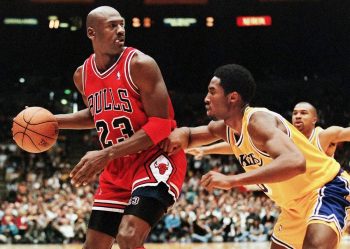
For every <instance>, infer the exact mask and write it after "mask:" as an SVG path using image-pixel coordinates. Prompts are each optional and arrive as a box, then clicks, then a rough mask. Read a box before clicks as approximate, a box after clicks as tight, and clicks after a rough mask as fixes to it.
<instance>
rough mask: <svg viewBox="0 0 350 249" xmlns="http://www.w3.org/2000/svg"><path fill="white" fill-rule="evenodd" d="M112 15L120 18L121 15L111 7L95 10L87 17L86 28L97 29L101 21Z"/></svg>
mask: <svg viewBox="0 0 350 249" xmlns="http://www.w3.org/2000/svg"><path fill="white" fill-rule="evenodd" d="M111 15H118V16H120V13H119V12H118V11H117V10H116V9H114V8H112V7H110V6H100V7H97V8H96V9H93V10H92V11H90V13H89V14H88V15H87V17H86V28H89V27H92V28H95V27H96V24H97V23H98V21H99V20H102V19H105V18H108V17H109V16H111Z"/></svg>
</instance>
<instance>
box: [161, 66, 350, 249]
mask: <svg viewBox="0 0 350 249" xmlns="http://www.w3.org/2000/svg"><path fill="white" fill-rule="evenodd" d="M254 91H255V82H254V79H253V77H252V75H251V74H250V72H249V71H248V70H247V69H245V68H244V67H242V66H239V65H235V64H230V65H224V66H221V67H219V68H218V69H217V70H216V71H215V73H214V76H213V78H212V79H211V81H210V83H209V86H208V94H207V96H206V97H205V106H206V109H207V115H208V116H211V117H213V118H215V119H217V120H220V121H212V122H210V123H209V124H208V125H206V126H200V127H194V128H189V127H181V128H178V129H176V130H174V131H173V132H172V134H171V135H170V136H169V138H168V139H167V140H164V141H163V142H162V143H161V147H162V148H163V149H164V150H165V151H167V152H168V153H169V154H171V153H174V152H175V151H176V150H178V149H179V148H188V147H196V146H201V145H204V144H210V143H213V142H215V141H218V140H221V139H223V140H225V141H226V142H228V143H229V144H230V146H231V149H232V151H233V153H234V154H235V156H236V157H237V159H238V160H239V162H240V163H241V165H242V167H243V168H244V169H245V171H246V172H245V173H242V174H238V175H224V174H221V173H218V172H214V171H210V172H209V173H207V174H205V175H204V176H203V177H202V179H201V184H202V185H203V186H204V187H205V188H206V189H208V190H209V191H211V190H212V189H213V188H219V189H230V188H233V187H236V186H241V185H249V184H258V185H259V186H261V187H262V188H263V189H264V191H265V192H266V194H267V195H268V196H269V197H270V198H271V199H272V200H274V201H275V202H276V203H277V204H278V205H279V206H280V207H281V214H280V216H279V218H278V221H277V223H276V225H275V228H274V233H273V236H272V244H271V248H272V249H278V248H303V249H311V248H312V249H313V248H329V249H330V248H336V247H337V245H338V244H339V240H340V238H341V234H342V232H343V229H344V226H345V219H346V216H347V210H348V209H350V201H349V194H350V187H349V186H350V177H349V175H347V173H345V172H342V171H341V169H340V165H339V164H338V163H337V162H336V161H335V160H334V159H333V158H331V157H328V156H326V155H325V154H324V153H322V152H320V151H319V150H318V149H317V148H316V147H314V146H313V145H311V144H310V143H309V141H308V140H307V138H306V137H305V136H304V135H303V134H302V133H300V132H299V131H298V130H297V129H296V128H295V127H294V126H293V125H292V124H290V123H289V122H288V121H286V120H285V119H284V118H283V117H282V116H280V115H279V114H277V113H274V112H272V111H269V110H268V109H265V108H252V107H249V103H250V101H251V99H252V97H253V95H254ZM347 198H348V199H347Z"/></svg>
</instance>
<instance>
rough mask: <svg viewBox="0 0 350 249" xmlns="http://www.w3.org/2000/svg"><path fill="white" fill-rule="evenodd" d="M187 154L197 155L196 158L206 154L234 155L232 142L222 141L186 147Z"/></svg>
mask: <svg viewBox="0 0 350 249" xmlns="http://www.w3.org/2000/svg"><path fill="white" fill-rule="evenodd" d="M185 152H186V153H187V154H190V155H193V156H195V158H196V159H201V158H202V157H203V156H204V155H210V154H220V155H232V149H231V146H230V144H228V143H226V142H221V143H217V144H212V145H208V146H200V147H194V148H189V149H186V151H185Z"/></svg>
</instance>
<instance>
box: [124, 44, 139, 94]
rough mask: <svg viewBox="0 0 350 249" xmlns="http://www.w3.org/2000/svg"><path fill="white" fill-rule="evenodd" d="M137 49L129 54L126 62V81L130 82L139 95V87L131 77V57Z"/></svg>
mask: <svg viewBox="0 0 350 249" xmlns="http://www.w3.org/2000/svg"><path fill="white" fill-rule="evenodd" d="M136 51H137V50H136V49H135V50H134V51H132V52H130V53H129V54H128V56H127V57H126V60H125V64H124V75H125V79H126V82H127V83H128V84H129V86H130V88H131V89H132V90H133V92H135V93H136V94H137V95H140V93H139V92H138V90H139V88H138V87H137V85H136V84H135V83H134V82H133V80H132V78H131V73H130V72H131V70H130V64H131V58H132V57H133V56H134V54H135V53H136Z"/></svg>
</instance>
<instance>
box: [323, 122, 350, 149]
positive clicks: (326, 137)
mask: <svg viewBox="0 0 350 249" xmlns="http://www.w3.org/2000/svg"><path fill="white" fill-rule="evenodd" d="M319 139H320V143H321V146H322V148H327V147H328V146H329V145H330V144H331V143H339V142H350V127H346V128H344V127H340V126H331V127H328V128H327V129H325V130H323V131H321V132H320V134H319Z"/></svg>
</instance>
